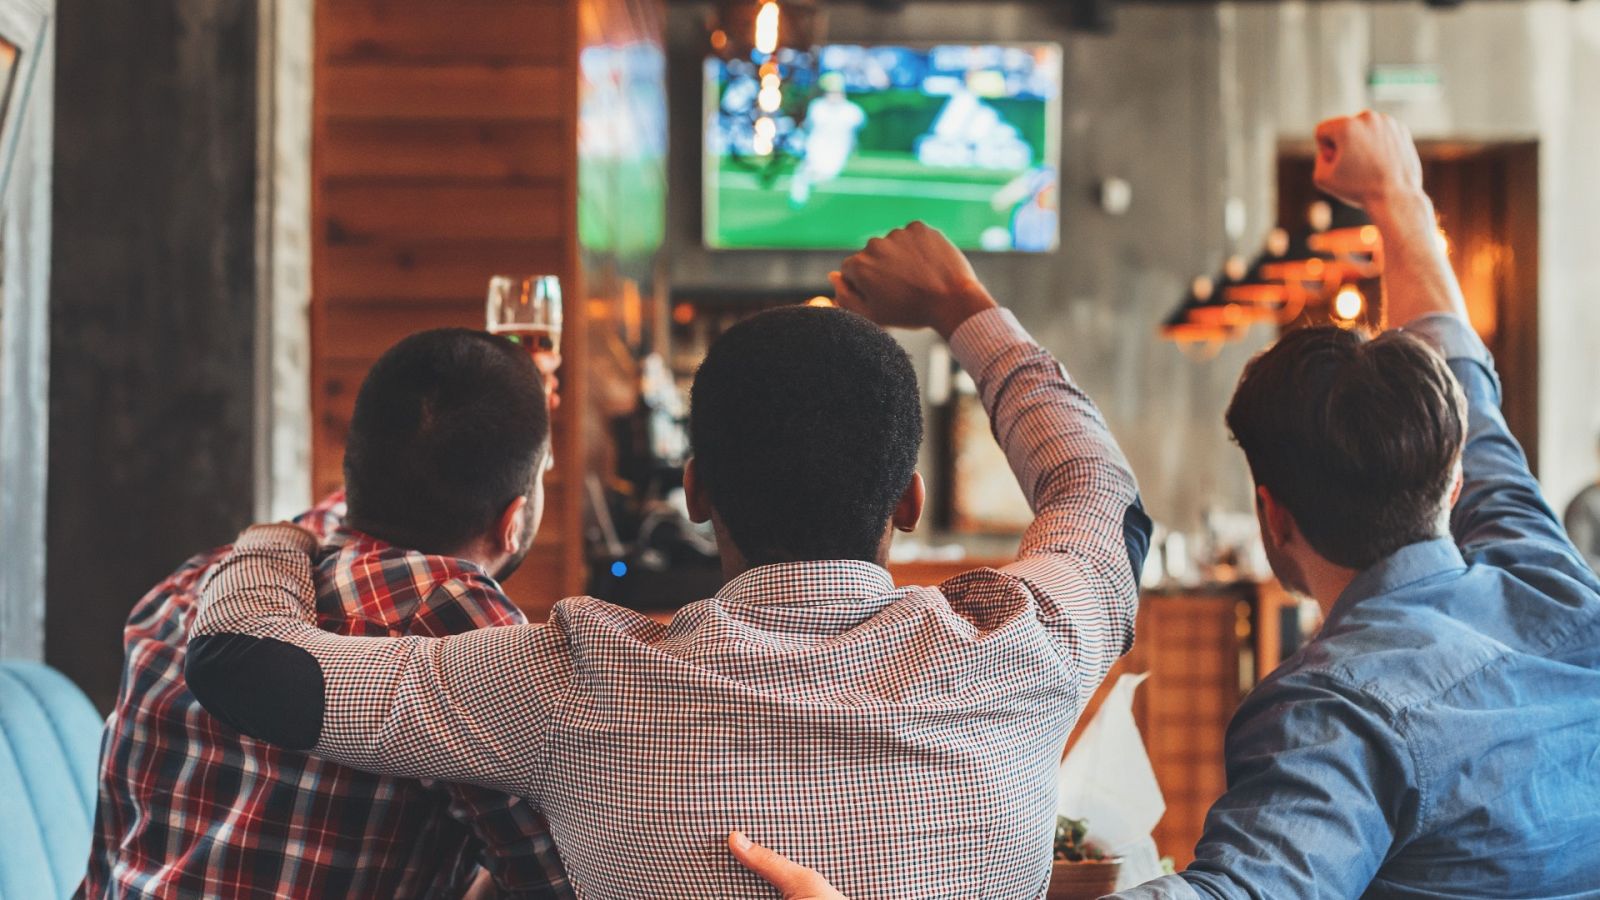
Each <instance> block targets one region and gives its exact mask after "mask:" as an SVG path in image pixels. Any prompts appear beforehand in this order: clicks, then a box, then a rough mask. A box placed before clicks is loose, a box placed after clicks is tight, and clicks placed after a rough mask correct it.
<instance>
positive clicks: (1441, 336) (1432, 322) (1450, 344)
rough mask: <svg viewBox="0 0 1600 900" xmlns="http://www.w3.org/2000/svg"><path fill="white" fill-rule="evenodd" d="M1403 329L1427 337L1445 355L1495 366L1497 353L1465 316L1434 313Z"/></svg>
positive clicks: (1423, 337)
mask: <svg viewBox="0 0 1600 900" xmlns="http://www.w3.org/2000/svg"><path fill="white" fill-rule="evenodd" d="M1402 330H1403V331H1405V332H1407V333H1409V334H1414V335H1416V336H1417V337H1419V338H1422V339H1423V340H1424V341H1426V342H1427V343H1428V344H1429V345H1430V346H1432V347H1433V349H1435V350H1437V351H1439V352H1440V353H1441V354H1443V355H1444V358H1445V359H1470V360H1473V361H1476V362H1480V363H1483V364H1484V365H1487V366H1490V367H1491V368H1492V367H1493V366H1494V357H1493V356H1491V355H1490V353H1489V348H1488V347H1485V346H1484V345H1483V341H1482V340H1481V339H1480V338H1479V337H1478V333H1477V332H1476V331H1473V330H1472V326H1471V325H1470V324H1468V323H1467V320H1466V319H1463V318H1461V317H1460V316H1458V315H1456V314H1454V313H1433V314H1432V315H1427V316H1423V317H1422V318H1420V319H1418V320H1416V321H1415V322H1412V323H1411V324H1410V325H1407V326H1406V327H1405V328H1404V329H1402Z"/></svg>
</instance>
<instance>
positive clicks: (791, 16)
mask: <svg viewBox="0 0 1600 900" xmlns="http://www.w3.org/2000/svg"><path fill="white" fill-rule="evenodd" d="M824 24H825V16H824V15H823V14H822V12H821V11H820V10H819V9H818V7H817V3H816V0H753V2H752V0H720V2H719V3H718V4H717V6H716V11H715V13H714V14H713V15H712V17H711V19H710V20H709V21H708V22H707V33H708V35H709V39H710V43H711V50H712V52H713V53H714V54H715V55H716V56H717V57H718V58H720V59H721V60H722V61H723V62H724V63H725V64H726V65H727V67H728V70H729V72H730V73H736V74H734V75H732V76H731V77H735V78H736V79H738V80H739V81H741V82H743V83H744V84H747V85H749V87H748V88H747V90H749V92H750V94H749V95H746V96H747V97H750V96H752V95H753V100H754V102H753V103H749V101H748V99H747V100H746V102H747V103H748V106H747V107H745V110H744V111H743V112H742V114H741V117H742V118H744V119H745V122H746V123H747V126H743V127H748V128H749V131H748V132H747V134H748V135H749V144H748V151H747V152H746V154H744V155H741V154H739V153H738V152H737V151H735V152H734V153H733V154H732V158H733V159H735V160H736V161H740V162H744V163H745V164H747V165H749V166H751V167H752V168H756V169H765V170H769V171H770V170H771V169H772V167H774V166H777V165H779V164H780V163H781V161H782V159H781V158H782V157H783V155H784V154H783V153H782V151H783V149H784V147H785V146H786V145H787V143H788V141H789V140H790V139H791V138H793V137H794V136H796V135H797V134H798V133H799V132H800V124H801V122H802V121H803V120H804V118H805V108H806V101H807V100H808V99H809V97H808V96H807V95H808V93H809V91H810V90H811V89H812V88H811V84H812V83H813V82H814V81H815V77H814V76H815V74H816V59H815V55H814V54H813V53H812V52H811V50H812V48H813V47H814V46H815V45H816V44H817V43H819V42H820V40H821V38H822V31H823V26H824ZM797 76H798V77H797ZM788 85H798V88H799V89H798V90H795V89H793V88H792V87H791V89H790V90H788V91H786V90H785V87H786V86H788ZM741 89H744V88H741Z"/></svg>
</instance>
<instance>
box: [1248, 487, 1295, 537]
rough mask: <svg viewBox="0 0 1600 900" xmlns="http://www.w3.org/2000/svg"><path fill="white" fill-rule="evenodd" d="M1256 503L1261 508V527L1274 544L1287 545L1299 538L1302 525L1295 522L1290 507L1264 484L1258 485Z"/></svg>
mask: <svg viewBox="0 0 1600 900" xmlns="http://www.w3.org/2000/svg"><path fill="white" fill-rule="evenodd" d="M1256 505H1257V507H1259V508H1260V510H1261V527H1262V529H1263V530H1264V531H1266V532H1267V536H1268V537H1269V538H1270V539H1271V540H1272V543H1273V544H1275V545H1277V546H1279V547H1287V546H1289V545H1290V544H1291V543H1293V542H1294V541H1295V540H1296V539H1298V538H1299V536H1300V526H1299V525H1298V524H1296V523H1295V520H1294V516H1293V515H1292V514H1290V512H1289V509H1288V507H1286V506H1284V505H1283V504H1282V503H1279V502H1278V498H1276V497H1274V496H1272V492H1271V491H1269V490H1267V489H1266V488H1265V487H1264V486H1261V485H1257V486H1256Z"/></svg>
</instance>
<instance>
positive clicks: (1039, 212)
mask: <svg viewBox="0 0 1600 900" xmlns="http://www.w3.org/2000/svg"><path fill="white" fill-rule="evenodd" d="M777 61H778V62H779V63H780V64H781V65H780V71H781V72H782V76H783V82H782V92H783V93H782V96H783V102H782V106H781V107H780V109H779V110H778V111H777V112H775V113H764V112H763V111H762V110H761V109H760V106H759V101H758V98H759V96H760V94H761V87H762V85H761V81H760V70H759V68H758V66H757V64H756V63H754V62H752V61H750V60H746V59H736V60H733V61H731V62H729V61H724V60H722V59H719V58H716V57H712V58H710V59H707V60H706V64H705V125H706V127H705V138H704V182H703V184H704V195H705V196H704V207H703V214H704V215H703V217H704V223H705V235H704V237H705V243H706V244H707V246H709V247H712V248H715V249H819V250H848V249H854V248H858V247H860V246H861V245H862V244H863V243H865V242H866V240H867V239H869V238H871V237H874V236H877V235H881V234H883V233H885V232H887V231H889V230H890V229H892V228H895V227H898V226H900V225H904V224H905V223H907V222H909V221H911V220H913V219H922V220H924V221H926V222H928V223H929V224H931V225H933V226H935V227H937V228H939V229H941V230H943V231H944V232H945V233H946V234H948V235H949V236H950V237H951V239H952V240H953V241H955V243H956V244H957V245H959V246H961V247H963V248H965V249H970V250H987V251H996V252H1007V251H1018V252H1048V251H1051V250H1054V249H1055V248H1056V245H1057V242H1058V237H1057V235H1058V232H1059V214H1058V212H1057V166H1058V165H1059V161H1060V154H1061V148H1060V141H1061V115H1060V103H1061V47H1060V45H1058V44H1028V45H1019V44H1005V45H1001V44H982V45H973V44H939V45H934V46H925V47H910V46H889V45H881V46H866V45H860V44H830V45H825V46H822V47H819V48H817V49H816V50H815V51H813V52H799V51H789V50H783V51H779V56H778V57H777ZM769 105H770V104H769ZM762 117H765V118H767V119H769V122H768V123H766V124H764V125H761V126H760V127H759V128H758V127H757V124H758V123H757V120H758V119H760V118H762ZM762 130H764V131H765V134H764V135H763V134H760V133H758V132H759V131H762Z"/></svg>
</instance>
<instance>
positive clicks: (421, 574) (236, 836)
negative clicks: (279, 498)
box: [79, 495, 570, 900]
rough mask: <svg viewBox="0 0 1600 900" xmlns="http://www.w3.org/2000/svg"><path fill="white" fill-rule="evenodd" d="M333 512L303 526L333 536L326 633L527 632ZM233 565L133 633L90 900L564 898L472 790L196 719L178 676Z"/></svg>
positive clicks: (322, 573)
mask: <svg viewBox="0 0 1600 900" xmlns="http://www.w3.org/2000/svg"><path fill="white" fill-rule="evenodd" d="M343 514H344V503H343V497H342V496H341V495H335V496H333V497H330V498H328V499H327V500H325V501H323V502H322V503H321V504H319V505H318V506H316V507H315V508H313V509H312V510H311V511H309V512H307V513H306V514H304V515H302V516H301V517H300V518H299V519H298V520H297V521H298V522H299V523H300V524H302V525H305V526H306V527H308V528H310V529H312V530H313V531H315V532H316V533H317V534H319V535H322V536H325V537H326V541H325V544H324V549H323V553H322V555H321V556H320V557H319V561H318V566H317V590H318V598H317V608H318V610H319V614H318V619H319V624H320V625H321V627H323V628H326V629H328V630H329V631H332V632H336V633H338V634H345V635H355V636H369V637H398V636H402V635H418V636H422V635H426V636H429V637H444V636H446V635H452V634H459V633H462V632H466V631H472V630H474V629H478V628H485V627H488V626H493V625H513V624H519V623H521V622H523V621H524V618H523V616H522V614H521V613H520V612H519V611H518V610H517V608H516V607H515V606H513V605H512V603H511V601H510V600H509V599H507V598H506V596H505V595H504V594H503V593H501V591H500V588H499V585H497V584H496V583H495V581H494V579H492V578H491V577H489V576H488V575H487V574H485V573H484V572H483V571H482V570H481V569H479V568H478V567H476V566H474V565H472V564H471V563H469V562H466V561H464V560H459V559H450V558H446V557H440V556H426V555H423V554H421V553H416V552H413V551H406V550H402V549H399V548H396V547H393V546H390V545H388V544H385V543H383V542H381V541H378V540H376V539H374V538H371V537H368V536H366V535H363V534H360V533H357V532H354V531H351V530H347V529H344V528H343V527H342V525H343ZM228 549H229V548H228V547H222V548H220V549H217V550H213V551H211V552H210V553H205V554H201V555H200V556H196V557H195V558H193V559H191V560H189V561H188V562H186V563H185V564H184V565H183V566H182V567H181V568H179V569H178V571H176V572H174V573H173V574H172V575H171V576H170V577H169V578H167V580H166V581H164V582H162V583H161V584H160V585H158V586H157V587H156V588H155V589H154V590H152V591H151V592H150V593H149V594H147V595H145V597H144V599H142V600H140V601H139V604H138V605H137V606H135V607H134V609H133V612H132V614H131V615H130V616H129V618H128V624H127V627H126V629H125V631H124V635H123V640H124V648H125V652H126V657H125V660H124V666H123V677H122V688H121V692H120V694H119V696H118V698H117V708H116V710H115V711H114V712H113V713H112V715H111V718H110V719H109V720H108V722H107V723H106V734H105V738H104V741H103V746H102V748H101V761H100V799H99V808H98V811H97V813H96V816H95V819H96V821H95V836H94V848H93V851H92V853H91V855H90V860H89V872H88V876H87V877H86V878H85V880H84V883H83V886H82V888H81V889H80V891H79V894H80V895H81V896H88V897H126V896H138V897H176V896H184V897H194V896H206V897H244V896H250V897H382V898H385V900H390V898H396V900H398V898H406V897H454V896H459V895H461V894H462V893H463V892H464V891H465V890H466V888H467V887H468V886H469V885H470V883H471V881H472V878H473V876H474V875H475V873H476V869H477V867H478V865H479V864H482V865H483V866H485V867H486V868H488V869H489V870H490V871H491V872H492V873H493V874H494V876H495V878H496V882H497V884H498V886H499V887H500V889H501V892H502V895H505V894H512V895H514V896H519V897H568V896H570V891H569V889H568V887H567V883H566V878H565V875H564V873H563V871H562V867H561V862H560V860H559V858H558V857H557V856H556V851H555V847H554V844H553V843H552V842H551V840H550V837H549V834H548V831H547V830H546V825H545V823H544V820H543V817H542V816H541V815H540V814H539V813H538V811H537V810H536V809H534V808H533V807H531V806H530V805H529V804H528V803H527V801H524V800H520V799H517V798H513V797H510V796H507V795H505V794H501V793H497V792H494V791H489V790H485V789H482V788H476V787H469V786H463V785H437V786H435V785H430V784H427V783H424V782H419V781H413V780H408V779H401V778H389V777H385V776H381V775H373V774H370V773H367V772H361V771H357V770H355V769H350V768H346V767H345V766H342V765H339V764H337V763H333V762H329V761H327V760H324V759H318V758H315V757H311V756H307V755H305V754H303V753H295V752H292V751H287V750H281V749H278V748H276V747H272V746H269V745H267V744H263V743H259V742H257V741H254V740H251V739H250V738H248V737H244V736H242V735H240V734H238V733H237V732H235V731H233V730H232V729H230V728H228V727H227V726H226V725H223V724H222V723H221V722H218V721H217V720H216V719H213V718H212V717H211V716H209V715H208V714H206V712H205V711H204V710H202V709H201V707H200V705H199V703H197V702H196V701H195V698H194V695H193V694H191V693H190V692H189V689H188V686H187V685H186V683H185V682H184V677H183V662H184V656H185V653H186V651H187V645H188V634H189V626H190V623H191V622H192V621H193V618H194V612H195V601H196V599H197V597H198V590H199V585H200V584H201V582H202V580H203V579H204V577H205V575H206V573H207V572H208V571H209V570H210V569H211V568H212V567H213V566H214V565H215V564H216V563H217V562H218V561H220V560H221V559H222V557H223V556H224V555H225V554H226V552H227V551H228Z"/></svg>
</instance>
